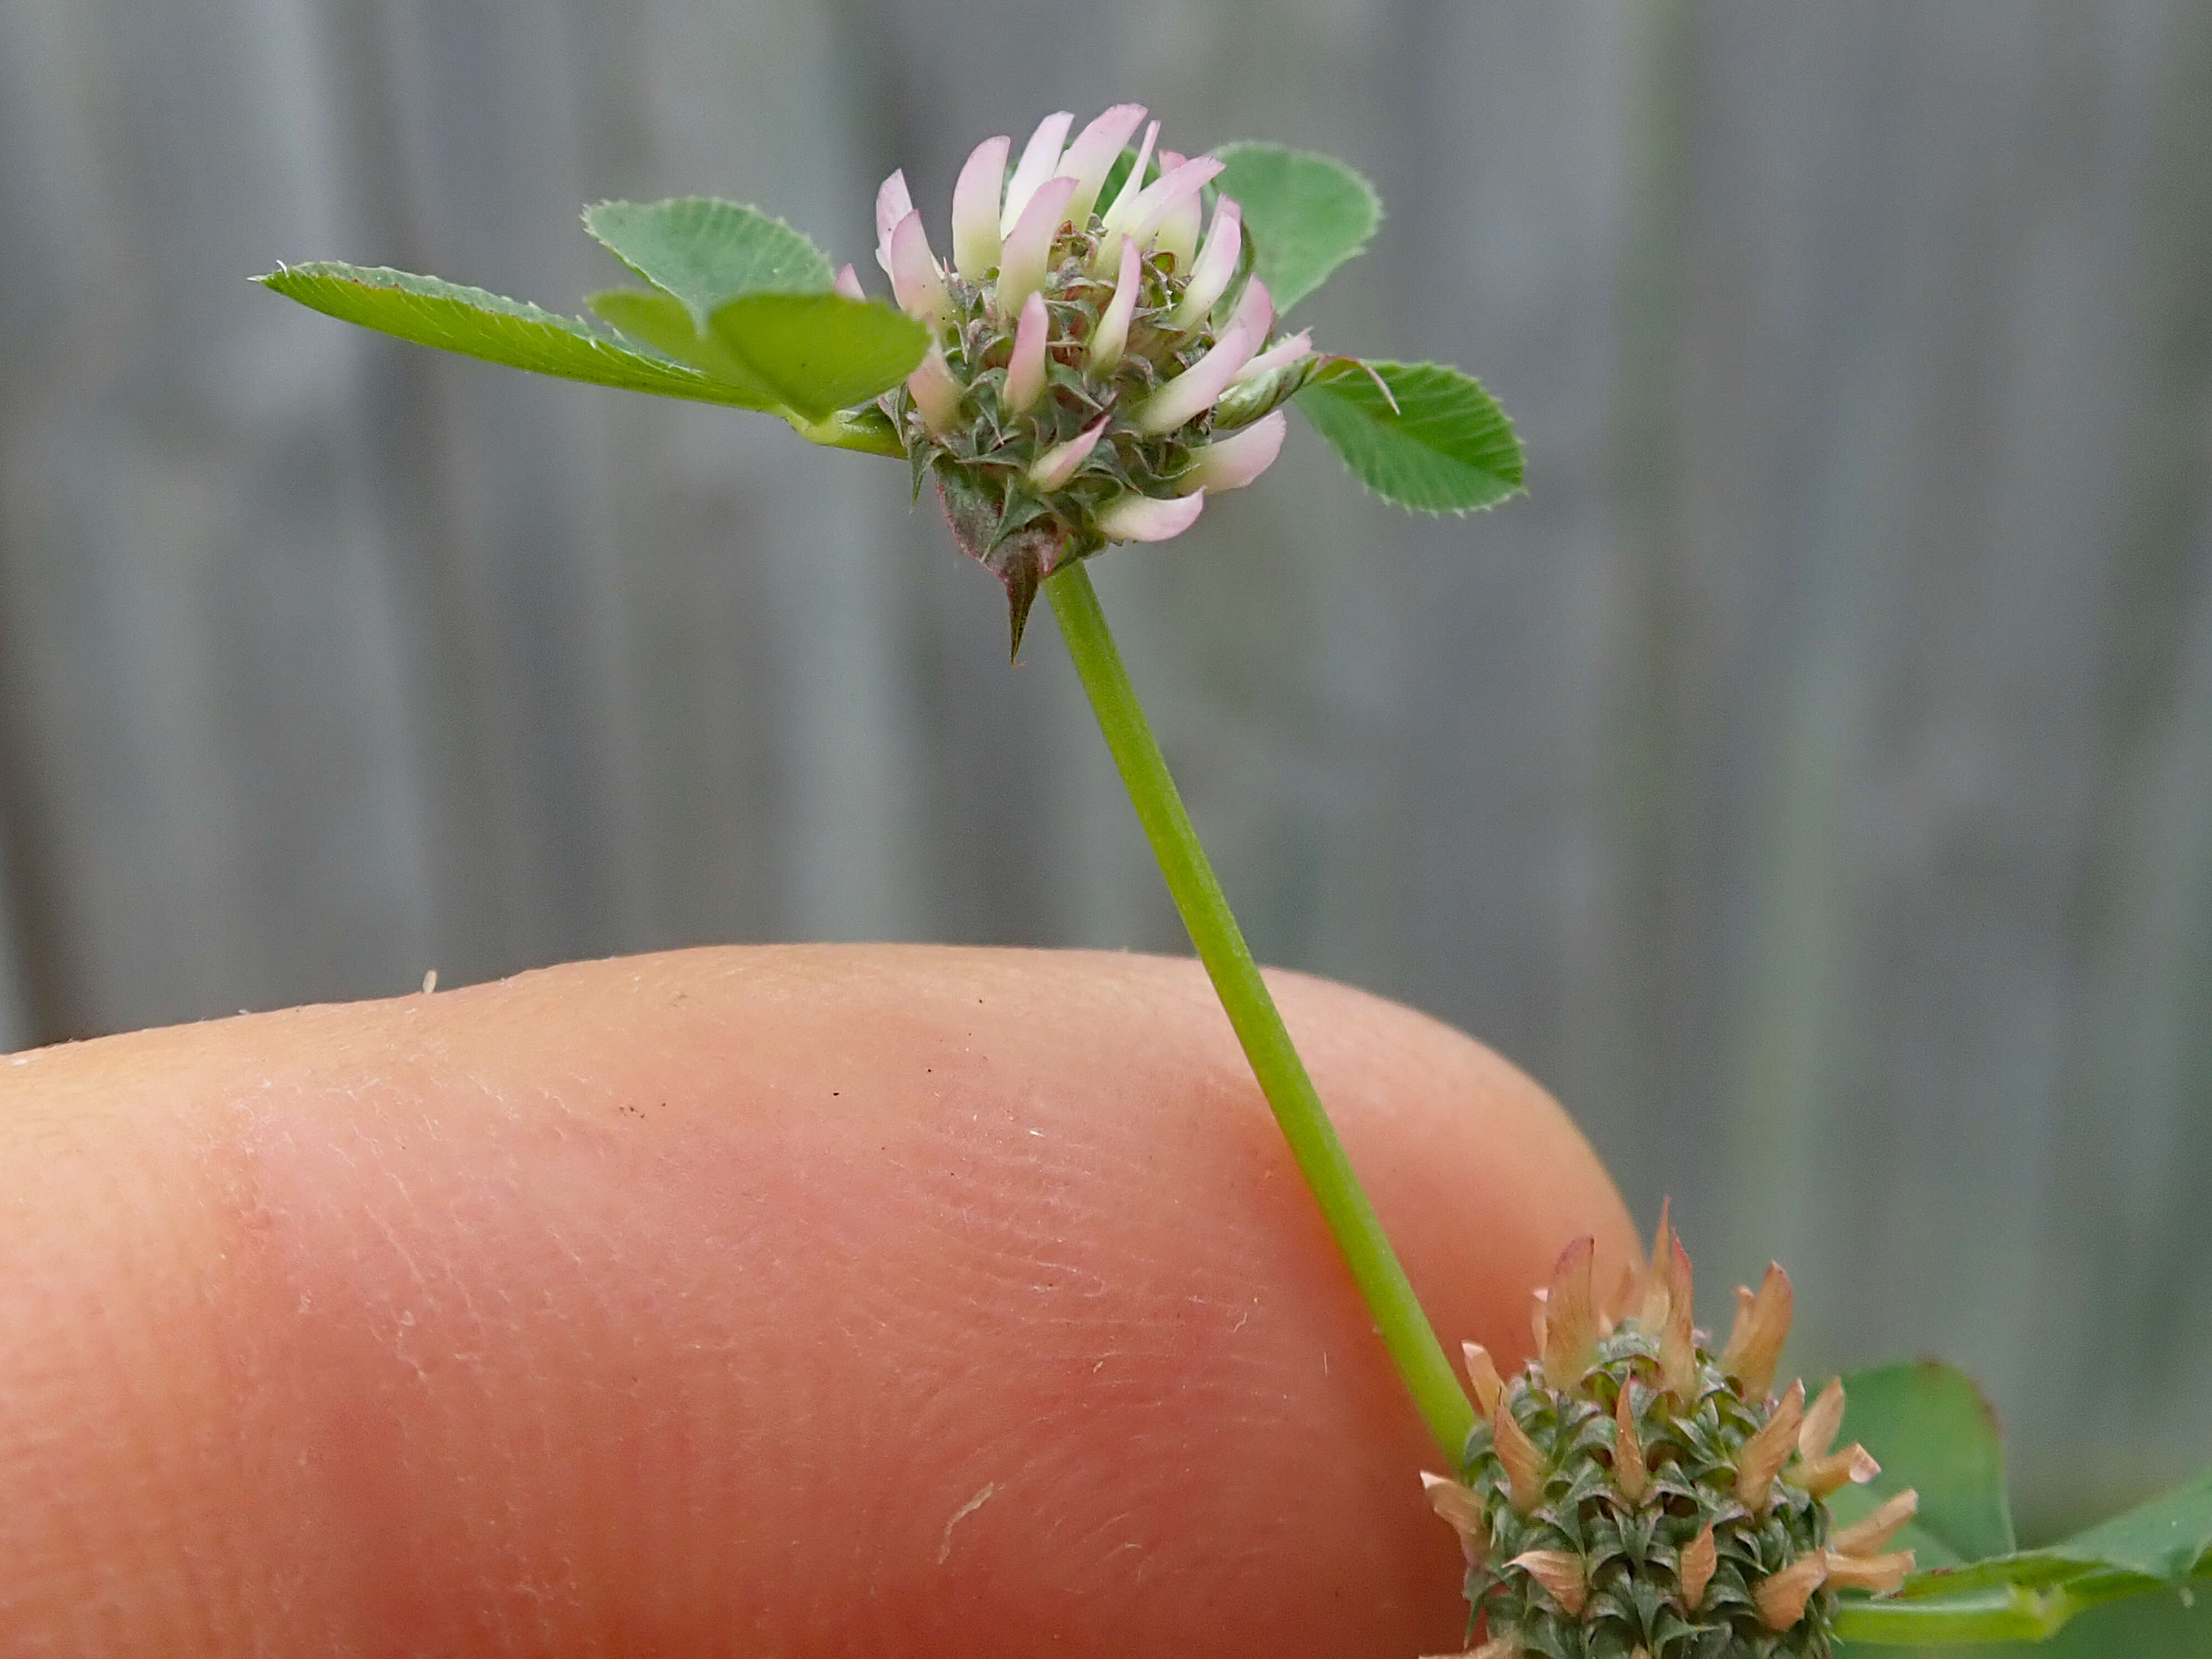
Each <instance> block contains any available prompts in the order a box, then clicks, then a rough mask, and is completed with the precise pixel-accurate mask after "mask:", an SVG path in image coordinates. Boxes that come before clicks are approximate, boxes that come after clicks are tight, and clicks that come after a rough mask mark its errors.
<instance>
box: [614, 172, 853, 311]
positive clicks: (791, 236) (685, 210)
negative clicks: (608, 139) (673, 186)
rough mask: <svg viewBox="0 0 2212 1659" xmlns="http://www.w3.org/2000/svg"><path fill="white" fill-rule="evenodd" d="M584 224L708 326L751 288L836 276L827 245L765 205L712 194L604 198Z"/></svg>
mask: <svg viewBox="0 0 2212 1659" xmlns="http://www.w3.org/2000/svg"><path fill="white" fill-rule="evenodd" d="M584 228H585V229H586V230H588V231H589V232H591V234H592V235H593V236H594V237H595V238H597V239H598V240H599V242H600V244H601V245H602V246H605V248H606V250H607V251H608V252H610V253H612V254H613V255H614V256H615V258H617V259H620V260H621V261H622V262H623V264H626V265H628V266H629V268H630V269H631V270H634V271H635V272H636V273H637V274H638V275H639V276H642V277H643V278H645V280H646V281H647V282H648V283H652V284H653V286H654V287H655V288H657V289H661V290H663V291H664V292H665V293H669V294H672V295H675V296H676V297H677V298H678V299H679V300H681V301H683V302H684V305H685V306H686V307H689V308H690V312H691V316H692V320H693V321H694V322H696V324H697V325H699V327H700V328H701V329H702V330H703V329H704V328H705V327H706V325H707V319H708V318H709V317H711V316H712V315H713V314H714V312H715V311H717V310H718V309H720V307H723V306H725V305H726V304H728V303H729V302H730V301H732V300H734V299H737V298H738V296H740V295H746V294H826V293H828V292H829V285H830V283H832V282H834V281H835V280H836V273H835V272H833V271H832V270H830V268H829V259H828V258H826V257H825V256H824V255H823V252H822V250H821V249H819V248H817V247H816V246H814V244H813V243H811V242H810V241H809V240H806V238H805V236H803V235H801V234H799V232H797V231H795V230H793V228H791V227H790V226H789V225H787V224H786V223H784V222H783V221H782V220H781V219H775V218H771V217H770V216H769V215H767V214H765V213H763V212H762V211H761V210H759V209H758V208H752V207H746V206H744V205H743V204H739V203H737V202H723V201H717V200H716V199H714V197H708V196H683V197H676V198H675V199H673V200H671V201H666V202H601V203H599V204H598V205H597V206H595V207H588V208H586V209H585V210H584Z"/></svg>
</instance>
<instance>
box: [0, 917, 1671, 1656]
mask: <svg viewBox="0 0 2212 1659" xmlns="http://www.w3.org/2000/svg"><path fill="white" fill-rule="evenodd" d="M1273 982H1274V985H1275V989H1276V994H1277V995H1278V997H1279V999H1280V1000H1281V1002H1282V1004H1283V1006H1284V1011H1285V1017H1286V1018H1287V1019H1288V1021H1289V1023H1290V1025H1291V1030H1292V1031H1293V1032H1294V1033H1295V1034H1296V1035H1297V1037H1298V1039H1299V1041H1300V1042H1301V1044H1302V1046H1303V1047H1304V1050H1305V1053H1306V1054H1307V1057H1308V1059H1309V1061H1310V1064H1311V1066H1312V1068H1313V1071H1314V1073H1315V1075H1316V1080H1317V1081H1318V1083H1319V1084H1320V1085H1321V1088H1322V1094H1323V1096H1324V1097H1325V1098H1327V1099H1328V1101H1329V1103H1330V1104H1331V1107H1332V1109H1333V1111H1334V1114H1335V1115H1336V1118H1337V1121H1338V1123H1339V1125H1340V1129H1341V1131H1342V1133H1343V1136H1344V1139H1345V1141H1346V1146H1347V1147H1348V1149H1349V1151H1350V1152H1351V1154H1352V1158H1353V1160H1354V1161H1355V1163H1356V1164H1358V1167H1359V1169H1360V1170H1361V1172H1362V1174H1363V1176H1364V1179H1365V1180H1366V1182H1367V1183H1368V1186H1369V1189H1370V1193H1371V1194H1372V1196H1373V1198H1374V1200H1375V1202H1376V1206H1377V1208H1378V1209H1379V1210H1380V1212H1381V1213H1382V1216H1383V1221H1384V1223H1385V1224H1386V1225H1387V1226H1388V1227H1389V1230H1390V1231H1391V1233H1392V1235H1393V1236H1394V1237H1395V1239H1396V1240H1397V1241H1398V1243H1399V1248H1400V1250H1401V1254H1402V1255H1403V1257H1404V1259H1405V1261H1406V1265H1407V1270H1408V1272H1409V1273H1411V1275H1412V1277H1413V1282H1414V1284H1415V1285H1416V1286H1417V1287H1418V1289H1419V1291H1420V1293H1421V1295H1422V1297H1423V1300H1424V1302H1425V1304H1426V1305H1427V1307H1428V1309H1429V1310H1430V1312H1431V1316H1432V1317H1433V1318H1434V1320H1435V1321H1436V1322H1437V1328H1438V1329H1439V1330H1440V1331H1441V1332H1443V1334H1445V1336H1446V1338H1447V1340H1448V1341H1449V1343H1450V1344H1452V1345H1453V1346H1456V1344H1457V1342H1458V1340H1460V1339H1462V1338H1463V1337H1473V1338H1474V1339H1475V1340H1480V1341H1481V1342H1483V1343H1484V1344H1486V1346H1490V1347H1491V1348H1492V1351H1493V1352H1497V1353H1498V1354H1499V1356H1500V1357H1501V1360H1503V1361H1517V1360H1518V1358H1520V1357H1521V1356H1522V1354H1523V1352H1525V1350H1526V1347H1527V1345H1528V1292H1529V1291H1530V1289H1531V1287H1532V1286H1534V1285H1536V1284H1538V1283H1540V1282H1541V1281H1542V1280H1543V1279H1545V1278H1546V1277H1547V1274H1548V1273H1549V1270H1550V1267H1551V1264H1552V1261H1553V1258H1554V1257H1555V1256H1556V1255H1557V1254H1558V1252H1559V1250H1560V1249H1561V1248H1562V1247H1563V1246H1565V1244H1566V1243H1569V1242H1570V1241H1571V1239H1572V1238H1574V1237H1576V1236H1577V1235H1578V1234H1583V1233H1594V1234H1595V1236H1596V1237H1597V1239H1598V1243H1599V1261H1600V1269H1599V1271H1600V1275H1601V1277H1600V1279H1599V1282H1600V1283H1601V1284H1607V1283H1610V1282H1612V1279H1613V1276H1616V1275H1617V1274H1618V1273H1620V1266H1621V1263H1622V1262H1624V1261H1626V1258H1627V1255H1628V1253H1629V1251H1630V1250H1631V1249H1632V1248H1633V1243H1632V1237H1631V1233H1630V1227H1629V1222H1628V1218H1627V1215H1626V1212H1625V1210H1624V1209H1623V1206H1622V1205H1621V1202H1620V1198H1619V1197H1618V1195H1617V1194H1615V1192H1614V1190H1613V1186H1612V1184H1611V1182H1609V1181H1608V1180H1607V1176H1605V1174H1604V1172H1603V1170H1601V1168H1600V1167H1599V1165H1598V1164H1597V1162H1596V1160H1595V1158H1594V1157H1593V1155H1592V1154H1591V1152H1590V1151H1589V1147H1588V1146H1587V1145H1586V1144H1585V1143H1584V1142H1583V1139H1581V1137H1580V1136H1579V1135H1578V1134H1577V1133H1576V1131H1575V1129H1574V1128H1573V1127H1572V1125H1571V1123H1570V1122H1569V1121H1567V1119H1566V1117H1565V1115H1564V1114H1562V1113H1561V1112H1560V1111H1559V1109H1558V1107H1557V1106H1555V1105H1554V1104H1553V1102H1552V1101H1551V1100H1550V1099H1549V1098H1548V1097H1546V1096H1545V1095H1544V1093H1543V1092H1542V1091H1541V1090H1540V1089H1538V1088H1537V1087H1536V1086H1535V1085H1534V1084H1533V1083H1531V1082H1530V1081H1529V1080H1528V1079H1527V1078H1525V1077H1523V1076H1522V1075H1521V1074H1520V1073H1517V1072H1516V1071H1514V1070H1513V1069H1512V1068H1511V1067H1510V1066H1508V1065H1506V1064H1505V1063H1504V1061H1502V1060H1499V1059H1498V1057H1497V1056H1495V1055H1494V1054H1491V1053H1489V1052H1488V1051H1487V1050H1486V1049H1484V1048H1481V1047H1480V1046H1479V1045H1477V1044H1476V1043H1474V1042H1471V1041H1469V1040H1468V1038H1466V1037H1464V1036H1460V1035H1459V1034H1457V1033H1455V1032H1454V1031H1452V1030H1449V1029H1447V1028H1445V1027H1443V1026H1442V1025H1439V1024H1436V1023H1435V1022H1433V1021H1431V1020H1429V1019H1427V1018H1424V1017H1422V1016H1420V1015H1418V1014H1415V1013H1413V1012H1409V1011H1407V1010H1406V1009H1404V1008H1401V1007H1398V1006H1394V1005H1392V1004H1389V1003H1385V1002H1382V1001H1379V1000H1376V999H1373V998H1370V997H1367V996H1364V995H1362V994H1358V993H1357V992H1353V991H1349V990H1346V989H1344V988H1342V987H1336V986H1331V985H1327V984H1323V983H1321V982H1318V981H1312V980H1307V979H1302V978H1298V977H1295V976H1291V975H1281V976H1278V977H1277V978H1276V979H1275V980H1274V981H1273ZM0 1264H4V1265H0V1564H4V1565H0V1652H4V1653H9V1654H15V1653H23V1654H49V1653H94V1652H97V1653H110V1654H119V1653H146V1654H155V1653H158V1654H164V1655H168V1654H177V1655H192V1654H201V1653H246V1652H257V1653H262V1652H265V1653H270V1654H363V1655H370V1654H374V1655H386V1654H389V1655H394V1656H398V1655H405V1656H410V1659H417V1656H429V1655H443V1654H455V1655H459V1654H470V1655H483V1654H506V1653H528V1654H545V1655H568V1654H587V1653H588V1654H626V1655H687V1654H708V1653H715V1654H722V1653H726V1654H732V1655H743V1656H768V1655H846V1654H850V1655H867V1656H870V1659H895V1656H933V1655H942V1656H948V1659H949V1656H952V1655H956V1654H957V1655H961V1656H972V1655H975V1654H981V1653H1006V1654H1029V1653H1046V1652H1049V1653H1052V1654H1055V1655H1069V1656H1074V1655H1091V1654H1097V1655H1106V1654H1114V1655H1121V1656H1126V1655H1130V1654H1183V1653H1192V1654H1197V1653H1205V1654H1243V1653H1250V1654H1263V1655H1267V1656H1283V1659H1287V1656H1304V1655H1329V1654H1344V1655H1352V1654H1355V1653H1356V1654H1360V1655H1402V1656H1408V1659H1410V1656H1413V1655H1418V1654H1422V1653H1434V1652H1441V1651H1445V1650H1453V1649H1456V1648H1457V1647H1459V1646H1460V1645H1461V1640H1462V1637H1463V1635H1464V1632H1465V1622H1464V1607H1463V1606H1462V1604H1461V1602H1460V1601H1459V1597H1458V1583H1459V1577H1460V1564H1459V1560H1458V1551H1457V1547H1456V1544H1455V1541H1453V1539H1452V1537H1451V1534H1449V1531H1448V1530H1447V1529H1446V1528H1444V1527H1443V1525H1442V1524H1441V1523H1439V1522H1437V1520H1436V1519H1435V1518H1434V1517H1433V1516H1431V1514H1430V1513H1429V1511H1428V1509H1427V1506H1426V1504H1425V1502H1424V1501H1423V1498H1422V1495H1421V1491H1420V1487H1419V1482H1418V1480H1417V1472H1418V1471H1419V1469H1421V1468H1439V1467H1441V1463H1442V1459H1441V1458H1440V1455H1439V1454H1438V1453H1437V1449H1436V1448H1435V1447H1434V1446H1433V1445H1431V1443H1429V1441H1428V1439H1427V1437H1426V1435H1425V1431H1424V1430H1423V1428H1422V1426H1421V1425H1420V1422H1419V1419H1418V1418H1417V1417H1416V1416H1415V1415H1414V1413H1413V1409H1412V1407H1411V1406H1410V1405H1409V1404H1408V1402H1407V1400H1406V1398H1405V1396H1404V1395H1403V1393H1402V1391H1401V1389H1400V1386H1399V1384H1398V1383H1397V1381H1396V1378H1395V1374H1394V1373H1393V1372H1392V1371H1391V1370H1390V1369H1389V1364H1388V1362H1387V1360H1386V1358H1384V1355H1383V1350H1382V1347H1381V1346H1380V1344H1379V1343H1378V1342H1377V1341H1376V1340H1375V1338H1374V1336H1373V1334H1372V1332H1371V1328H1370V1321H1369V1319H1368V1317H1367V1316H1366V1313H1365V1311H1364V1309H1363V1307H1362V1306H1361V1304H1359V1302H1358V1298H1357V1297H1356V1296H1355V1294H1354V1293H1353V1291H1352V1288H1351V1285H1350V1283H1349V1281H1348V1279H1346V1276H1345V1273H1344V1272H1343V1269H1342V1267H1341V1266H1340V1263H1339V1262H1338V1261H1337V1260H1336V1258H1335V1256H1334V1253H1333V1249H1332V1246H1331V1245H1330V1243H1329V1241H1328V1237H1327V1235H1326V1234H1325V1233H1324V1232H1323V1231H1322V1227H1321V1225H1320V1223H1319V1221H1318V1219H1317V1218H1316V1215H1315V1212H1314V1211H1313V1207H1312V1205H1311V1201H1310V1199H1309V1198H1308V1196H1307V1194H1306V1193H1305V1192H1304V1188H1303V1187H1302V1186H1301V1184H1300V1182H1298V1179H1297V1173H1296V1171H1295V1170H1294V1169H1293V1168H1292V1166H1291V1163H1290V1160H1289V1158H1288V1155H1287V1154H1286V1153H1285V1151H1284V1150H1283V1147H1282V1146H1281V1143H1280V1141H1279V1139H1278V1137H1277V1135H1276V1133H1275V1130H1274V1127H1273V1122H1272V1121H1271V1120H1270V1118H1269V1116H1268V1115H1267V1109H1266V1106H1265V1104H1264V1103H1263V1102H1262V1101H1261V1098H1260V1096H1259V1093H1258V1091H1257V1090H1256V1088H1255V1086H1254V1085H1253V1083H1252V1081H1251V1079H1250V1078H1249V1075H1248V1074H1247V1073H1246V1072H1245V1070H1244V1067H1243V1059H1242V1057H1241V1055H1240V1054H1239V1053H1238V1051H1237V1048H1236V1045H1235V1042H1234V1040H1233V1039H1232V1037H1231V1035H1230V1033H1229V1030H1228V1027H1227V1024H1226V1023H1225V1020H1224V1018H1223V1017H1222V1015H1221V1013H1220V1012H1219V1010H1218V1008H1217V1007H1216V1006H1214V1004H1213V1002H1212V996H1211V993H1210V992H1209V990H1208V988H1207V987H1206V981H1205V980H1204V978H1203V976H1202V975H1200V972H1199V971H1198V970H1197V969H1196V968H1195V967H1194V966H1193V965H1191V964H1188V963H1177V962H1168V961H1162V960H1157V959H1152V958H1148V957H1131V956H1109V955H1081V954H1072V953H1048V952H1028V951H954V950H939V949H893V948H882V947H852V948H829V947H822V948H774V949H744V950H720V951H690V952H684V953H681V954H677V955H670V956H659V957H641V958H636V959H632V960H626V961H614V962H602V963H586V964H579V965H575V966H572V967H567V968H561V969H552V970H550V971H547V972H544V973H536V974H529V975H523V976H521V977H520V978H517V979H514V980H510V981H504V982H501V983H499V984H495V985H486V986H480V987H474V988H472V989H468V990H463V991H454V992H441V993H439V994H435V995H431V996H413V997H407V998H404V999H400V1000H394V1001H389V1002H380V1003H366V1004H360V1005H355V1006H344V1007H324V1008H307V1009H298V1010H294V1011H291V1012H283V1013H275V1014H263V1015H256V1016H252V1017H250V1018H239V1019H233V1020H223V1021H219V1022H216V1023H212V1024H205V1025H199V1026H194V1027H190V1028H185V1029H179V1030H164V1031H150V1032H144V1033H141V1034H138V1035H136V1036H125V1037H116V1038H110V1039H106V1040H103V1041H100V1042H88V1043H83V1044H79V1045H75V1046H72V1047H69V1048H53V1049H46V1050H40V1051H36V1052H33V1053H31V1054H22V1055H17V1056H15V1057H13V1058H12V1059H9V1060H0Z"/></svg>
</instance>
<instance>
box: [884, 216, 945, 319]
mask: <svg viewBox="0 0 2212 1659" xmlns="http://www.w3.org/2000/svg"><path fill="white" fill-rule="evenodd" d="M891 293H892V295H894V296H895V297H896V299H897V301H898V303H899V309H900V310H902V311H903V312H905V313H906V314H907V315H908V316H909V317H913V318H916V319H919V320H921V321H922V322H925V323H928V324H930V325H932V326H933V327H936V328H949V327H951V324H952V321H953V316H952V296H951V295H950V294H948V293H946V292H945V274H944V272H942V271H940V270H939V269H938V268H937V260H936V258H935V256H933V254H932V253H931V252H930V251H929V233H928V232H927V231H926V230H924V229H923V228H922V227H921V215H920V214H919V213H909V214H908V215H907V216H906V217H905V218H903V219H902V220H900V221H899V222H898V225H897V227H896V228H895V229H894V230H893V231H892V232H891Z"/></svg>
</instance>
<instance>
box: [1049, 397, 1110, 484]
mask: <svg viewBox="0 0 2212 1659" xmlns="http://www.w3.org/2000/svg"><path fill="white" fill-rule="evenodd" d="M1113 420H1114V417H1113V416H1111V415H1102V416H1099V417H1098V418H1097V420H1096V421H1094V422H1091V424H1090V425H1089V426H1086V427H1085V428H1083V430H1082V431H1080V432H1079V433H1077V434H1076V435H1075V436H1073V438H1070V439H1069V440H1068V441H1066V443H1064V444H1054V446H1053V447H1051V448H1050V449H1048V450H1046V451H1045V453H1043V454H1042V455H1040V456H1038V457H1037V458H1036V460H1035V461H1033V462H1031V463H1030V483H1031V484H1032V485H1034V486H1035V487H1036V489H1047V490H1049V489H1059V488H1060V485H1062V484H1064V483H1066V482H1067V481H1068V480H1069V479H1070V478H1072V477H1074V476H1075V469H1076V468H1078V467H1079V466H1081V465H1083V463H1084V462H1085V460H1086V459H1089V458H1090V455H1091V451H1092V450H1094V449H1096V448H1097V447H1098V440H1099V437H1100V436H1101V435H1103V433H1104V432H1105V430H1106V428H1108V427H1109V426H1110V425H1111V424H1112V423H1113Z"/></svg>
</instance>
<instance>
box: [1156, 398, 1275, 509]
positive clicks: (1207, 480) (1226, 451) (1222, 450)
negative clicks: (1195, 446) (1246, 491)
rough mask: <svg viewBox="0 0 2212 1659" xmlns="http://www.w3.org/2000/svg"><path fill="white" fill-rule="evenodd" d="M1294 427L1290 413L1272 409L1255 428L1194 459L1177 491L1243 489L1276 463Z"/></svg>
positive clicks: (1219, 442) (1209, 447) (1211, 446)
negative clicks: (1287, 434)
mask: <svg viewBox="0 0 2212 1659" xmlns="http://www.w3.org/2000/svg"><path fill="white" fill-rule="evenodd" d="M1290 424H1291V416H1290V411H1289V410H1286V409H1276V410H1269V411H1268V412H1267V414H1265V415H1263V416H1261V417H1260V418H1259V419H1258V420H1256V421H1255V422H1252V424H1251V425H1249V426H1248V427H1244V428H1241V429H1239V430H1237V431H1236V432H1232V433H1231V434H1230V435H1228V436H1227V437H1225V438H1217V439H1215V440H1214V441H1212V443H1210V444H1207V445H1206V446H1205V447H1203V448H1201V449H1200V451H1199V452H1198V453H1197V454H1196V455H1195V456H1194V458H1193V459H1192V461H1191V468H1190V471H1188V472H1186V473H1184V474H1183V475H1182V477H1181V478H1180V479H1178V480H1177V481H1176V489H1180V490H1182V491H1184V492H1186V493H1188V492H1189V491H1191V490H1194V489H1206V490H1219V489H1243V488H1244V486H1245V485H1246V484H1248V483H1251V482H1252V480H1253V479H1255V478H1256V477H1259V476H1260V475H1261V473H1262V472H1265V471H1267V469H1268V468H1269V467H1271V466H1273V465H1274V464H1275V457H1276V456H1278V455H1279V454H1281V453H1283V435H1284V433H1285V432H1287V431H1288V430H1289V429H1290Z"/></svg>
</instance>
